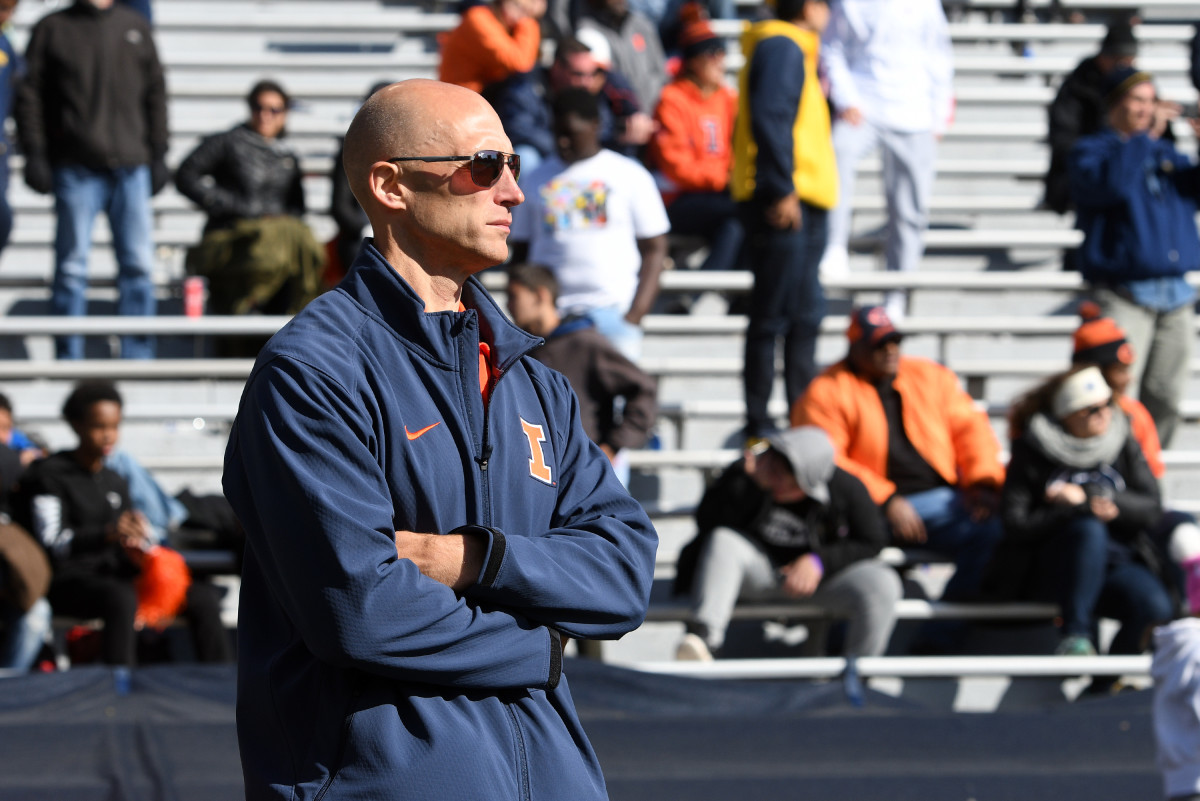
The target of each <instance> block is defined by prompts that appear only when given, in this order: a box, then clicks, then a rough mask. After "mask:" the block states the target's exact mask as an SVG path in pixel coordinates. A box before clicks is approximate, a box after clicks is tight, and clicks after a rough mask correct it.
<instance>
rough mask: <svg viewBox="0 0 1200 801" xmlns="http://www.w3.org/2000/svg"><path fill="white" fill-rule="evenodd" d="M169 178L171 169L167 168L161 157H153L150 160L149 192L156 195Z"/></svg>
mask: <svg viewBox="0 0 1200 801" xmlns="http://www.w3.org/2000/svg"><path fill="white" fill-rule="evenodd" d="M169 180H171V171H170V170H168V169H167V162H165V161H163V160H162V159H155V160H154V161H152V162H150V194H151V195H157V194H158V193H159V192H161V191H162V190H163V187H164V186H166V185H167V181H169Z"/></svg>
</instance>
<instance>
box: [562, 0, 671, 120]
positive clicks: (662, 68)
mask: <svg viewBox="0 0 1200 801" xmlns="http://www.w3.org/2000/svg"><path fill="white" fill-rule="evenodd" d="M588 29H591V30H596V31H599V32H600V33H602V34H604V38H605V39H607V40H608V44H609V47H610V48H611V50H612V66H613V68H614V69H615V70H616V71H617V72H619V73H621V74H622V75H624V76H625V77H626V78H628V79H629V80H630V82H631V83H632V84H633V91H634V94H635V95H636V96H637V102H638V106H639V107H640V108H643V109H652V108H654V107H655V106H657V105H658V95H659V92H661V91H662V88H663V86H664V85H666V83H667V63H666V58H665V56H664V55H663V51H662V42H661V41H659V38H658V28H657V26H656V25H655V24H654V23H653V22H651V21H650V20H649V19H647V18H646V17H644V16H642V15H641V14H639V13H638V12H636V11H632V10H630V8H629V4H628V2H626V0H585V5H584V12H583V17H582V19H580V20H579V26H578V28H577V29H576V32H575V35H576V36H579V35H580V34H581V33H583V32H584V31H586V30H588Z"/></svg>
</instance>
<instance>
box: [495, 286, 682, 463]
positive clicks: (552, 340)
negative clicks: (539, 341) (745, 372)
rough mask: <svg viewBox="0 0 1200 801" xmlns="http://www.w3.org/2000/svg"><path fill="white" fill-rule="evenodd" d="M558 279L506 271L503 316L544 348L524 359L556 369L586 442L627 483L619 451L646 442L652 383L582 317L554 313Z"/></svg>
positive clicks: (653, 409) (652, 414)
mask: <svg viewBox="0 0 1200 801" xmlns="http://www.w3.org/2000/svg"><path fill="white" fill-rule="evenodd" d="M557 304H558V281H557V280H555V278H554V273H553V271H551V270H550V269H548V268H546V267H543V266H541V265H539V264H515V265H513V266H512V267H511V268H509V271H508V313H509V315H510V316H511V317H512V319H513V322H514V323H516V324H517V325H518V326H520V327H521V328H524V329H525V330H526V331H528V332H529V333H531V334H533V335H534V336H538V337H542V338H543V339H545V340H546V344H544V345H542V347H540V348H537V349H536V350H534V351H533V352H532V353H531V354H530V355H531V356H533V358H535V359H537V360H538V361H539V362H541V363H542V364H544V365H546V366H547V367H550V368H553V369H555V370H558V371H559V372H560V373H562V374H563V375H565V376H566V377H567V380H568V381H570V382H571V389H573V390H575V394H576V395H577V396H578V397H579V418H580V421H581V422H582V424H583V430H584V432H585V433H586V434H587V435H588V438H589V439H591V441H592V442H594V443H596V444H597V445H599V446H600V450H602V451H604V455H605V456H607V457H608V460H609V461H610V462H612V464H613V468H614V469H615V470H616V471H617V477H618V478H620V479H621V483H622V484H624V485H625V486H628V485H629V463H628V462H627V461H625V460H624V459H623V458H622V457H621V451H622V450H623V449H625V448H640V447H642V446H643V445H645V444H646V441H647V440H649V439H650V434H651V431H652V430H653V428H654V421H655V418H656V417H657V416H658V404H657V402H656V401H655V396H656V395H657V393H658V385H657V383H656V382H655V380H654V379H653V378H652V377H650V376H648V375H646V374H645V373H644V372H642V370H641V369H639V368H638V366H637V365H636V364H634V363H633V362H631V361H629V359H626V358H625V357H624V356H622V355H621V353H620V352H619V351H618V350H617V349H616V347H614V346H613V344H612V343H611V342H609V341H608V340H607V339H605V338H604V337H603V336H601V335H600V334H599V333H598V332H597V331H596V326H595V324H594V323H593V322H592V321H591V320H590V319H588V318H587V317H567V318H564V317H563V316H562V315H561V314H559V312H558V308H557Z"/></svg>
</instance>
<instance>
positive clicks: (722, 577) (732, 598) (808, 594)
mask: <svg viewBox="0 0 1200 801" xmlns="http://www.w3.org/2000/svg"><path fill="white" fill-rule="evenodd" d="M696 524H697V527H698V529H699V533H698V534H697V536H696V538H695V539H694V540H692V542H691V543H689V544H688V545H687V546H685V548H684V550H683V552H682V553H681V554H680V557H679V560H678V563H677V568H676V569H677V572H676V578H675V587H674V590H675V593H676V594H678V595H690V596H691V599H692V607H693V612H694V619H693V621H692V622H690V623H689V624H688V633H687V634H686V635H684V638H683V641H682V642H681V643H680V645H679V649H678V652H677V658H679V659H699V660H709V659H712V655H713V654H714V653H716V652H718V651H720V649H721V646H722V645H723V644H724V642H725V632H726V629H727V628H728V626H729V620H730V618H731V617H732V615H733V609H734V606H735V604H736V603H737V601H738V599H739V598H743V599H754V600H759V601H763V600H772V599H774V600H783V599H794V600H800V599H803V600H804V601H805V602H807V603H809V604H812V605H815V606H818V607H822V608H824V609H826V610H828V611H829V612H831V613H833V614H834V615H836V616H838V617H843V618H845V619H846V620H847V622H848V629H847V633H846V640H845V653H846V655H847V656H878V655H880V654H882V653H883V652H884V651H885V650H887V645H888V640H889V639H890V638H891V634H892V629H893V627H894V626H895V623H896V602H897V601H899V600H900V598H901V597H902V595H903V588H902V586H901V583H900V578H899V576H898V575H897V574H896V571H895V570H893V569H892V568H891V567H889V566H887V565H886V564H884V563H883V562H881V561H878V560H877V559H876V558H875V557H876V556H877V555H878V554H879V551H880V549H881V548H882V547H883V546H884V545H886V544H887V534H886V532H885V530H884V527H883V519H882V518H881V517H880V515H879V510H878V507H876V506H875V504H874V503H872V502H871V496H870V494H869V493H868V492H867V489H866V487H864V486H863V483H862V482H861V481H859V480H858V479H857V478H855V477H854V476H853V475H851V474H850V473H848V472H847V471H845V470H843V469H841V468H840V467H837V466H836V465H835V464H834V449H833V444H832V443H831V442H830V440H829V437H828V435H826V434H825V432H823V431H822V430H821V429H819V428H816V427H814V426H802V427H800V428H792V429H788V430H786V431H781V432H776V433H774V434H771V435H770V436H769V437H767V439H766V440H765V444H761V445H759V446H758V447H756V448H752V449H748V450H747V451H746V453H745V456H744V458H743V459H742V460H739V461H738V462H735V463H734V464H732V465H730V466H729V467H728V468H727V469H726V470H725V472H724V473H723V474H722V475H721V476H720V478H718V479H717V480H716V482H715V483H714V484H713V485H712V486H710V487H709V488H708V489H707V490H706V491H705V493H704V498H703V499H702V500H701V501H700V506H699V508H698V509H697V510H696ZM816 631H817V629H815V628H814V629H810V632H812V636H810V638H809V641H808V642H809V648H810V650H812V652H814V653H819V652H820V651H821V650H822V649H823V645H824V643H823V639H824V638H823V637H820V636H816V633H815V632H816Z"/></svg>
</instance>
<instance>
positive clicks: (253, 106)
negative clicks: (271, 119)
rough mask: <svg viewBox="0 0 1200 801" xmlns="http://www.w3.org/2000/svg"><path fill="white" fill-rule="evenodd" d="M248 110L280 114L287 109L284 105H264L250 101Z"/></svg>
mask: <svg viewBox="0 0 1200 801" xmlns="http://www.w3.org/2000/svg"><path fill="white" fill-rule="evenodd" d="M250 110H251V111H257V112H260V113H262V114H282V113H283V112H285V111H287V107H286V106H264V105H261V104H259V103H251V104H250Z"/></svg>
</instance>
